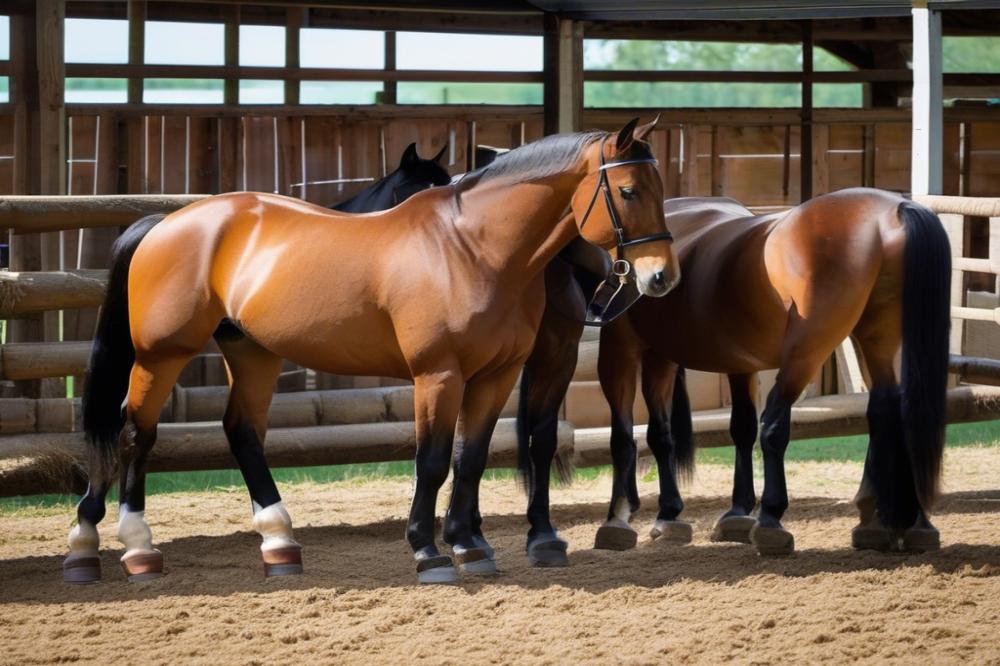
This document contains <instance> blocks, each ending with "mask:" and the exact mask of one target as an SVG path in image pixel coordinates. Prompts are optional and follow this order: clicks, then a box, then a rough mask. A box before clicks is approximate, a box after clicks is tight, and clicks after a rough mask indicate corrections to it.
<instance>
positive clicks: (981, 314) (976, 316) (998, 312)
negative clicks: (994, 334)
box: [951, 305, 1000, 324]
mask: <svg viewBox="0 0 1000 666" xmlns="http://www.w3.org/2000/svg"><path fill="white" fill-rule="evenodd" d="M951 316H952V317H954V318H955V319H969V320H972V321H993V322H996V323H998V324H1000V308H966V307H959V306H957V305H953V306H951Z"/></svg>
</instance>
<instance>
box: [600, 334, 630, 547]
mask: <svg viewBox="0 0 1000 666" xmlns="http://www.w3.org/2000/svg"><path fill="white" fill-rule="evenodd" d="M625 319H626V318H625V317H622V318H620V319H618V320H616V321H615V322H613V323H612V324H611V325H610V326H608V327H607V328H605V329H604V330H603V331H602V332H601V345H600V354H599V355H598V360H597V374H598V376H599V377H600V380H601V390H602V391H603V393H604V397H605V399H606V400H607V401H608V406H609V407H610V408H611V463H612V467H613V471H612V474H613V476H612V485H611V505H610V507H609V508H608V518H607V520H605V522H604V524H603V525H601V527H600V529H598V530H597V536H596V538H595V540H594V547H595V548H604V549H608V550H628V549H629V548H634V547H635V544H636V542H637V541H638V535H637V534H636V531H635V530H634V529H632V527H630V526H629V524H628V521H629V519H630V518H631V516H632V514H633V513H634V512H636V511H638V510H639V491H638V488H637V487H636V480H635V474H636V471H635V467H636V446H635V438H634V437H633V434H632V426H633V420H632V409H633V405H634V403H635V375H636V372H637V371H638V364H639V353H640V352H639V349H638V346H637V345H636V344H634V336H632V335H631V334H630V333H631V328H630V327H629V325H628V322H627V321H626V320H625Z"/></svg>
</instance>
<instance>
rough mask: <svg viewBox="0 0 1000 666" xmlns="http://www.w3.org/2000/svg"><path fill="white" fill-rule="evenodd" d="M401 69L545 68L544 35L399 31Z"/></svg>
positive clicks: (512, 70) (496, 70)
mask: <svg viewBox="0 0 1000 666" xmlns="http://www.w3.org/2000/svg"><path fill="white" fill-rule="evenodd" d="M396 62H397V66H398V68H399V69H418V70H419V69H423V70H464V71H475V72H518V71H521V72H540V71H542V64H543V55H542V38H541V37H533V36H527V35H473V34H468V33H454V32H451V33H439V32H399V33H396Z"/></svg>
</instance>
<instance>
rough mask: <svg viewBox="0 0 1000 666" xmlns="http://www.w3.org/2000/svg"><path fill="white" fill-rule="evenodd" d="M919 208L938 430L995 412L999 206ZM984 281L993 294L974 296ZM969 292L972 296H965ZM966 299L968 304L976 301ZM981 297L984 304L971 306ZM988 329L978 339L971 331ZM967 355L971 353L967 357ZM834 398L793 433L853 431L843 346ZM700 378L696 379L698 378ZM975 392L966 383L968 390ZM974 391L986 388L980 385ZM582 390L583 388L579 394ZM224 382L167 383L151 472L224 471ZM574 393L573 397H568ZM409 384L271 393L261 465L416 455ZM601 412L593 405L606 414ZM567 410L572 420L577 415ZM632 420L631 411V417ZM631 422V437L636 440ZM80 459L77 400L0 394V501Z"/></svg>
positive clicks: (31, 201) (104, 220)
mask: <svg viewBox="0 0 1000 666" xmlns="http://www.w3.org/2000/svg"><path fill="white" fill-rule="evenodd" d="M201 196H202V195H111V196H75V197H33V196H25V197H3V198H0V227H4V228H7V229H10V230H12V231H13V232H14V233H15V234H18V233H32V232H40V231H45V232H52V231H67V230H74V229H79V228H117V227H121V226H122V225H125V224H128V223H130V222H132V221H134V220H135V219H137V218H138V217H141V216H142V215H144V214H148V213H151V212H166V211H171V210H176V209H178V208H180V207H182V206H184V205H186V204H188V203H190V202H192V201H194V200H197V199H198V198H200V197H201ZM921 201H922V202H924V203H925V204H927V205H929V206H930V207H932V208H933V209H935V210H936V211H937V212H939V213H940V214H941V215H942V219H943V220H944V222H945V224H946V226H947V228H948V231H949V235H950V236H951V239H952V247H953V252H954V255H955V280H954V284H955V288H954V291H953V311H952V312H953V316H954V318H955V325H954V326H953V334H952V352H953V353H954V356H953V360H952V361H953V362H952V370H953V372H954V373H955V382H954V383H955V386H954V387H953V388H952V389H951V390H950V392H949V404H948V407H949V420H950V421H951V422H959V421H976V420H987V419H993V418H1000V388H996V385H1000V362H998V361H997V360H995V359H996V358H997V357H998V356H1000V354H989V355H984V354H983V353H982V351H981V350H982V349H986V350H987V351H992V350H993V349H994V347H993V346H992V345H994V344H997V342H995V340H1000V338H997V336H998V335H1000V328H998V327H997V326H996V323H998V322H1000V303H998V302H997V296H996V293H997V289H996V284H997V283H996V281H997V277H998V275H1000V240H997V239H1000V228H997V227H996V226H995V224H994V223H995V222H1000V199H981V198H968V197H926V198H921ZM983 220H986V221H987V225H988V226H987V236H988V238H989V239H990V240H989V243H988V251H987V253H986V256H967V255H968V254H969V253H971V252H973V251H975V252H977V253H980V254H981V249H978V248H980V246H981V245H982V244H981V243H980V242H972V240H971V239H973V238H974V236H975V233H976V230H977V228H978V227H977V225H980V224H981V223H982V221H983ZM984 276H989V278H990V280H992V282H990V283H989V285H987V286H990V285H992V287H993V289H992V292H993V297H992V300H990V299H988V298H987V297H986V296H984V295H983V294H984V293H988V292H986V291H985V290H983V289H982V288H983V285H984V283H985V282H986V280H985V278H984ZM105 283H106V271H102V270H78V271H73V270H69V271H29V272H11V271H5V272H0V319H5V320H16V318H18V317H23V316H28V315H36V314H38V313H42V312H54V311H72V310H78V309H81V308H87V307H95V306H98V305H99V304H100V303H101V301H102V298H103V294H104V289H105ZM970 285H971V286H972V287H975V290H973V289H970ZM976 299H978V300H976ZM983 302H986V303H988V305H987V306H983V305H977V303H980V304H981V303H983ZM980 324H988V325H989V328H988V329H985V330H983V331H978V330H977V329H975V328H974V327H975V326H978V325H980ZM89 346H90V343H89V342H88V341H49V342H23V343H9V344H4V345H2V347H0V380H38V379H44V378H52V377H66V376H72V375H77V376H79V375H81V374H82V373H83V371H84V370H85V366H86V362H87V357H88V354H89ZM976 354H979V355H978V356H976ZM596 360H597V338H596V337H595V335H594V334H593V333H590V334H588V335H587V336H585V339H584V340H583V342H582V343H581V349H580V362H579V365H578V368H577V372H576V375H575V376H574V384H573V389H572V390H571V399H576V400H577V401H578V402H580V401H583V402H585V403H588V404H595V405H596V404H597V403H596V402H594V401H595V400H597V397H595V395H594V391H595V390H596V385H597V373H596V365H597V363H596ZM838 367H839V368H840V373H841V375H842V384H844V386H842V389H843V390H842V393H844V394H841V395H826V396H818V397H807V398H806V399H804V400H802V401H801V402H800V403H799V404H797V405H796V407H795V408H794V409H793V429H792V435H793V437H795V438H803V437H819V436H834V435H849V434H859V433H863V432H865V431H866V429H867V422H866V420H865V403H866V399H865V396H864V394H863V391H864V386H863V377H862V376H861V375H860V370H859V368H860V364H859V362H858V359H857V357H856V356H855V355H854V354H853V347H852V346H851V345H850V343H849V341H848V342H847V343H845V344H844V345H842V346H841V349H840V351H839V352H838ZM706 376H707V375H706ZM972 384H974V385H972ZM979 384H992V386H983V385H979ZM581 389H582V390H581ZM226 391H227V389H226V388H225V387H223V386H184V385H178V386H177V387H175V389H174V391H173V394H172V396H171V399H170V400H169V402H168V404H167V405H166V406H165V408H164V414H163V416H164V421H165V423H164V424H163V425H161V427H160V437H159V441H158V443H157V446H156V447H155V449H154V451H153V453H152V455H151V458H150V469H151V471H182V470H196V469H218V468H229V467H233V466H234V464H233V461H232V459H231V456H230V454H229V449H228V445H227V443H226V439H225V436H224V433H223V431H222V427H221V425H220V424H219V419H220V418H221V416H222V412H223V410H224V408H225V401H226ZM574 395H575V398H573V396H574ZM412 398H413V394H412V388H411V387H409V386H369V387H362V388H348V389H325V390H324V389H311V390H309V389H302V388H300V389H299V390H295V391H291V392H285V393H279V394H278V395H277V396H276V397H275V400H274V403H273V404H272V407H271V411H270V413H269V424H270V427H271V430H270V432H269V433H268V441H267V451H268V458H269V460H270V461H271V463H272V465H274V466H276V467H280V466H303V465H328V464H346V463H360V462H380V461H388V460H408V459H412V458H413V456H414V453H415V440H414V426H413V406H412ZM516 399H517V395H516V392H515V394H514V395H513V396H512V397H511V400H510V401H509V402H508V404H507V406H506V408H505V410H504V417H505V418H504V419H502V420H501V423H500V425H499V426H498V428H497V433H496V435H495V437H494V440H493V443H492V446H491V457H490V464H491V465H493V466H512V465H513V464H514V460H515V451H516V437H515V432H514V427H513V421H512V419H511V418H510V417H512V416H513V415H514V405H515V404H516ZM605 409H606V408H605ZM578 411H579V413H584V411H585V410H584V409H583V408H582V407H578ZM574 413H575V412H573V411H571V410H568V411H567V412H564V417H566V416H568V418H567V420H564V421H563V422H562V423H561V424H560V428H559V447H560V449H561V450H562V451H564V452H570V451H572V452H573V456H574V459H575V461H576V463H577V464H578V465H580V466H589V465H598V464H606V463H607V462H608V461H609V455H608V447H607V442H608V431H607V428H604V427H588V426H593V425H594V423H593V422H592V421H591V422H587V420H586V419H574V418H573V414H574ZM641 420H642V415H641V414H640V415H639V418H638V419H637V421H641ZM639 430H640V429H639V428H637V435H638V436H640V437H641V435H642V434H641V433H640V432H639ZM695 430H696V438H697V441H698V444H699V445H701V446H721V445H728V444H729V443H730V442H729V434H728V413H727V411H726V410H706V411H701V412H698V413H696V415H695ZM84 460H85V452H84V443H83V436H82V434H81V432H80V404H79V398H75V397H50V398H31V397H10V398H2V399H0V496H9V495H18V494H35V493H43V492H57V491H68V490H76V491H79V490H80V489H81V487H82V484H83V483H84V479H85V476H84V473H83V461H84Z"/></svg>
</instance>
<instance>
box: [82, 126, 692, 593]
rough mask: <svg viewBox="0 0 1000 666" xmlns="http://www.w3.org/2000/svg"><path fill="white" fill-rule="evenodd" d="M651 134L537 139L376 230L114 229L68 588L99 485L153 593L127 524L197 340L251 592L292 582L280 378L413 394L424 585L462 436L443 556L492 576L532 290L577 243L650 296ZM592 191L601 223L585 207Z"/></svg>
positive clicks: (653, 257)
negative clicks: (481, 512)
mask: <svg viewBox="0 0 1000 666" xmlns="http://www.w3.org/2000/svg"><path fill="white" fill-rule="evenodd" d="M654 122H655V121H654ZM652 127H653V123H650V124H648V125H645V126H643V127H640V128H636V121H634V120H633V121H632V122H630V123H629V124H628V125H626V126H625V127H624V128H623V129H622V130H621V131H620V132H619V133H617V135H615V134H608V133H605V132H586V133H578V134H572V135H560V136H555V137H547V138H545V139H542V140H540V141H537V142H535V143H533V144H529V145H527V146H524V147H522V148H519V149H517V150H514V151H511V152H510V153H509V154H507V155H505V156H503V157H502V158H500V159H498V160H497V161H496V162H494V163H493V164H491V165H490V166H488V167H486V168H484V169H482V170H479V171H477V172H474V173H471V174H468V175H467V176H466V177H465V178H464V179H463V180H462V181H461V182H459V183H457V184H455V185H452V186H448V187H440V188H434V189H431V190H427V191H425V192H422V193H419V194H417V195H415V196H413V197H412V198H410V199H408V200H407V201H406V202H404V203H403V204H401V205H399V206H397V207H395V208H392V209H390V210H388V211H385V212H382V213H371V214H366V215H356V216H354V215H343V214H338V213H334V212H331V211H329V210H327V209H325V208H321V207H319V206H314V205H311V204H308V203H304V202H302V201H298V200H295V199H289V198H286V197H282V196H277V195H272V194H262V193H234V194H224V195H219V196H215V197H210V198H208V199H205V200H203V201H200V202H197V203H195V204H192V205H190V206H187V207H186V208H183V209H181V210H179V211H177V212H175V213H172V214H171V215H168V216H167V217H166V218H165V219H163V220H162V222H158V221H157V220H155V219H154V220H152V221H148V222H143V223H140V224H137V225H134V226H133V227H131V228H130V229H129V230H128V231H127V232H126V233H125V234H124V235H123V236H122V237H121V238H120V239H119V241H118V242H117V243H116V246H115V248H114V258H113V264H112V271H111V276H110V280H109V285H108V295H107V299H106V302H105V305H104V308H103V309H102V313H101V318H100V320H99V322H98V331H97V335H96V337H95V341H94V349H93V352H92V355H91V366H90V369H89V378H90V379H89V381H88V385H87V389H86V393H85V397H84V401H85V407H84V427H85V431H86V434H87V441H88V444H89V448H90V451H91V466H90V467H91V468H90V486H89V488H88V490H87V493H86V495H84V497H83V498H82V499H81V501H80V504H79V506H78V510H77V516H78V523H77V525H75V526H74V527H73V529H72V530H71V533H70V555H69V556H68V557H67V560H66V563H65V564H64V572H65V577H66V579H67V580H70V581H74V582H86V581H94V580H97V579H98V578H99V577H100V568H99V567H100V564H99V558H98V552H97V548H98V535H97V531H96V527H95V526H96V524H97V522H98V521H100V520H101V519H102V518H103V516H104V511H105V509H104V504H105V497H106V495H107V492H108V489H109V487H110V484H111V482H112V480H113V478H114V476H115V475H116V474H117V472H118V470H119V468H121V472H122V478H121V486H120V487H121V496H120V501H121V507H120V515H119V527H118V534H119V538H120V539H121V541H122V542H123V544H124V545H125V547H126V551H125V554H124V555H123V557H122V566H123V568H124V569H125V572H126V574H127V575H128V576H129V577H130V578H133V579H134V578H147V577H155V576H158V575H160V573H161V572H162V561H163V558H162V554H161V553H160V552H159V551H158V550H155V549H154V548H153V546H152V535H151V532H150V529H149V527H148V525H147V524H146V522H145V519H144V516H143V509H144V505H145V497H144V496H145V490H144V479H145V469H146V461H147V457H148V455H149V452H150V449H151V448H152V446H153V444H154V442H155V439H156V425H157V422H158V420H159V414H160V409H161V407H162V405H163V403H164V401H165V400H166V399H167V397H168V395H169V393H170V390H171V388H172V386H173V384H174V382H175V381H176V379H177V375H178V373H179V372H180V371H181V369H182V368H183V367H184V365H185V364H186V363H187V362H188V360H189V359H190V358H191V357H192V356H194V355H195V354H197V353H198V352H199V351H200V350H201V349H202V348H203V346H204V345H205V343H206V342H207V341H208V340H209V339H210V338H211V337H213V336H214V337H215V339H216V341H217V342H218V344H219V347H220V348H221V350H222V353H223V355H224V357H225V359H226V364H227V368H228V371H229V374H230V397H229V404H228V406H227V408H226V414H225V416H224V419H223V425H224V429H225V433H226V437H227V439H228V440H229V444H230V448H231V449H232V451H233V454H234V456H235V458H236V461H237V463H238V464H239V467H240V470H241V471H242V473H243V476H244V480H245V481H246V484H247V488H248V490H249V491H250V496H251V499H252V502H253V509H254V519H253V524H254V527H255V529H256V530H257V531H258V532H259V533H260V534H261V535H262V537H263V544H262V546H261V550H262V553H263V558H264V563H265V572H266V573H268V574H270V575H280V574H286V573H298V572H300V571H301V548H300V546H299V544H297V543H296V542H295V541H294V539H293V538H292V529H291V520H290V518H289V516H288V513H287V511H286V510H285V508H284V506H283V505H282V503H281V498H280V495H279V494H278V491H277V488H276V486H275V484H274V481H273V479H272V478H271V474H270V471H269V470H268V467H267V463H266V461H265V459H264V454H263V448H262V444H263V441H264V437H265V432H266V426H267V410H268V406H269V404H270V401H271V394H272V391H273V388H274V384H275V381H276V379H277V377H278V374H279V371H280V366H281V360H282V359H283V358H286V359H290V360H292V361H294V362H295V363H298V364H299V365H303V366H307V367H312V368H316V369H317V370H321V371H325V372H333V373H337V374H351V375H365V374H367V375H380V376H391V377H400V378H407V379H413V381H414V407H415V414H416V440H417V453H416V483H415V492H414V497H413V504H412V507H411V511H410V517H409V521H408V525H407V531H406V536H407V538H408V540H409V543H410V545H411V547H412V549H413V552H414V556H415V559H416V560H417V572H418V579H419V580H420V581H422V582H450V581H453V580H455V578H456V576H457V574H456V571H455V569H454V567H453V566H452V560H451V558H450V557H448V556H444V555H441V554H440V552H439V551H438V548H437V546H436V544H435V538H434V508H435V502H436V498H437V493H438V490H439V488H440V486H441V484H442V483H443V482H444V480H445V478H446V476H447V474H448V467H449V464H450V462H451V458H452V455H451V453H452V441H453V437H454V435H455V430H456V424H457V423H458V422H459V419H461V424H462V427H461V435H462V440H463V441H462V443H461V447H462V456H461V459H460V460H461V464H456V475H455V488H454V492H453V494H452V498H451V503H450V506H449V509H448V512H447V515H446V518H445V525H444V538H445V541H446V542H447V543H449V544H451V545H452V547H453V550H454V553H455V555H456V559H457V560H458V562H459V564H460V565H462V568H463V569H464V570H466V571H468V572H471V573H481V572H492V571H495V565H493V563H492V560H490V559H489V558H488V557H487V554H486V551H487V549H488V544H486V542H485V540H484V539H482V538H481V534H479V533H478V525H477V524H474V521H475V507H476V506H477V504H478V489H479V480H480V478H481V476H482V473H483V470H484V468H485V465H486V454H487V448H488V444H489V440H490V438H491V436H492V432H493V428H494V426H495V423H496V420H497V417H498V415H499V413H500V410H501V408H502V406H503V404H504V402H505V401H506V399H507V397H508V395H509V393H510V390H511V388H512V386H513V383H514V381H515V380H516V377H517V374H518V372H519V371H520V368H521V366H522V365H523V363H524V360H525V359H526V358H527V355H528V354H529V352H530V351H531V348H532V344H533V341H534V336H535V332H536V330H537V327H538V323H539V320H540V318H541V314H542V309H543V305H544V292H543V289H544V287H543V282H542V269H543V268H544V267H545V265H546V264H547V263H548V261H549V260H550V259H551V258H552V257H553V256H554V255H555V254H556V253H557V252H558V251H559V250H560V249H561V248H562V247H563V246H565V245H566V244H567V243H568V242H569V241H571V240H572V239H573V238H574V237H576V236H578V235H583V236H584V238H586V239H587V240H589V241H591V242H593V243H595V244H597V245H599V246H601V247H603V248H605V249H610V248H616V249H617V251H618V254H619V256H621V257H623V258H625V259H626V260H628V261H629V262H630V266H631V267H632V270H631V271H630V279H631V280H634V281H635V283H636V284H637V285H638V288H639V289H640V290H641V291H642V292H643V293H644V294H648V295H650V296H662V295H663V294H664V293H666V291H667V280H668V278H669V276H671V275H672V274H673V271H674V256H673V252H672V248H671V245H670V242H669V234H668V233H667V232H666V229H665V226H664V221H663V215H662V210H661V206H660V200H661V199H662V187H661V184H660V180H659V176H658V174H657V173H656V169H655V168H654V165H653V164H654V162H655V160H653V159H652V156H651V154H650V150H649V146H648V144H646V143H645V142H644V141H643V139H644V138H645V136H646V135H647V134H648V132H649V131H650V130H651V129H652ZM612 183H613V184H614V186H615V187H612V186H611V185H612ZM624 191H627V192H629V193H631V194H633V195H634V196H628V197H626V196H624V195H623V194H622V192H624ZM601 192H604V193H605V199H604V204H605V205H602V206H598V205H594V202H595V201H596V200H597V199H598V195H599V193H601ZM226 320H228V322H230V323H228V324H225V323H223V322H224V321H226ZM220 324H221V325H220ZM123 402H124V410H123V409H122V403H123ZM477 537H478V539H477Z"/></svg>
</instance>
